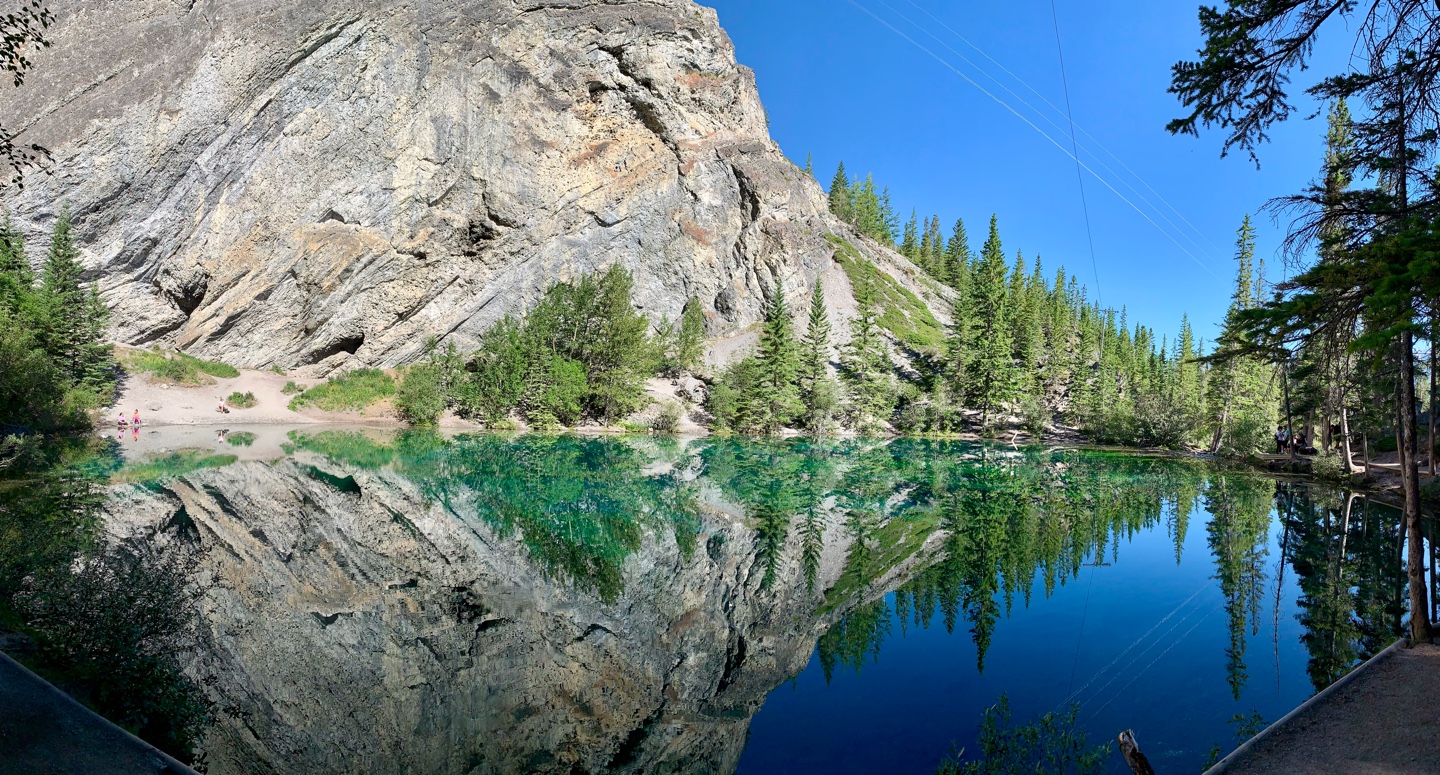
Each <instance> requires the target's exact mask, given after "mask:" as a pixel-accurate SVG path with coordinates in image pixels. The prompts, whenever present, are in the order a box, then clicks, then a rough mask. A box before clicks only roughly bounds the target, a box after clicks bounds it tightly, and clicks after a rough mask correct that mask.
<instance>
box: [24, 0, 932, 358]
mask: <svg viewBox="0 0 1440 775" xmlns="http://www.w3.org/2000/svg"><path fill="white" fill-rule="evenodd" d="M52 5H53V6H54V8H55V10H56V12H57V15H58V16H59V18H60V22H59V24H58V26H57V27H56V28H55V31H54V35H53V40H54V45H53V47H52V48H50V49H48V50H45V51H43V52H41V53H40V54H39V55H38V56H37V57H35V61H36V69H35V71H34V73H33V75H32V76H31V77H30V78H29V79H28V80H27V82H26V85H25V86H24V87H23V88H21V89H19V90H7V91H6V93H5V94H4V95H3V98H0V99H3V102H0V112H3V115H4V116H5V118H6V121H7V122H8V123H7V125H10V126H18V127H23V130H24V131H23V135H22V139H23V140H24V141H26V142H38V143H41V144H43V145H45V146H47V147H49V148H50V149H51V150H52V151H53V153H54V163H53V165H52V169H53V174H51V175H48V176H42V175H36V176H34V177H32V178H31V180H30V182H29V185H28V186H27V188H26V190H25V191H24V192H22V193H20V194H19V195H17V196H13V197H11V198H10V200H9V202H8V205H9V207H10V209H11V211H12V213H13V214H14V216H15V218H16V220H17V222H18V223H19V224H20V225H21V227H22V228H24V229H25V230H26V231H27V232H28V233H30V234H32V235H35V236H39V235H40V234H42V233H43V232H44V231H45V230H46V229H48V227H49V225H50V224H51V223H52V222H53V220H54V218H55V216H56V214H57V212H58V210H59V208H60V207H61V205H62V203H66V202H68V203H69V205H70V207H71V208H72V210H73V213H74V216H75V219H76V223H77V229H78V233H79V234H80V237H81V240H82V243H83V247H84V249H85V261H86V264H87V267H88V268H89V269H90V271H91V275H92V276H93V277H95V278H97V279H98V281H99V286H100V288H101V289H102V294H103V297H104V299H105V300H106V301H107V303H108V304H109V305H111V306H112V308H114V309H115V311H116V314H115V316H114V335H115V337H116V339H117V340H118V341H121V342H125V343H129V344H147V343H161V344H167V345H174V346H177V347H180V348H182V349H185V350H187V351H190V352H193V353H196V354H199V355H202V356H206V357H213V358H219V359H222V360H225V361H229V362H232V363H235V364H237V365H242V366H250V367H265V366H271V365H277V366H281V367H284V368H294V367H299V366H311V368H312V369H313V370H318V371H328V370H330V369H333V368H336V367H344V366H348V365H358V364H367V365H381V366H390V365H396V364H400V363H404V362H406V361H407V360H410V359H413V358H414V357H415V356H416V355H417V354H418V353H419V352H420V349H421V347H422V346H423V344H424V341H425V340H426V338H428V337H429V336H438V337H441V338H446V337H448V338H450V339H452V340H453V341H455V342H456V344H457V345H458V346H460V347H461V348H462V350H463V349H466V348H468V347H469V346H470V345H472V344H473V343H474V341H475V339H476V337H477V336H478V335H479V334H480V333H482V332H483V331H484V330H485V329H486V328H488V327H489V326H490V325H492V324H493V323H494V322H495V321H496V320H498V319H499V318H500V317H501V316H503V315H504V314H506V313H510V312H518V311H523V310H524V309H525V308H527V307H528V306H529V305H530V304H531V303H532V302H533V301H534V300H535V299H536V298H537V297H538V295H539V294H540V293H541V292H542V291H543V289H544V287H545V286H546V285H547V284H549V283H551V282H554V281H556V280H561V279H566V278H571V277H574V276H576V275H578V274H579V273H582V272H590V271H596V270H599V269H603V268H606V267H608V266H610V265H612V264H615V263H619V264H621V265H623V266H625V267H627V268H628V269H630V270H631V271H632V272H633V273H634V276H635V279H636V301H637V304H638V305H640V307H641V308H642V309H643V310H644V311H645V312H646V313H647V314H648V315H650V316H652V318H654V319H656V320H658V319H659V318H660V317H661V316H662V315H668V316H669V317H671V318H672V319H673V318H675V317H677V316H678V314H679V312H680V308H681V306H682V305H683V304H684V303H685V300H686V299H687V298H690V297H692V296H693V297H696V298H698V299H699V300H700V301H701V303H702V304H703V306H704V309H705V312H706V316H707V321H708V322H707V326H708V333H709V335H710V336H711V337H713V338H723V337H732V338H733V337H734V336H735V335H736V334H738V333H740V332H743V331H744V330H745V329H746V328H747V327H748V326H750V325H751V324H752V323H754V322H755V321H756V320H758V319H759V317H760V316H761V312H762V309H763V304H764V298H765V296H766V294H767V293H768V292H770V290H771V289H773V288H774V287H776V286H777V285H780V286H783V287H784V288H785V290H786V291H787V294H788V295H790V296H791V298H796V299H798V298H802V297H803V294H805V293H807V292H808V290H809V288H810V287H811V285H812V284H813V283H814V282H816V281H817V278H820V277H821V276H822V275H827V274H828V275H829V276H830V277H832V278H835V275H836V272H838V269H836V268H835V267H834V265H833V263H832V256H833V253H834V249H833V247H832V246H831V245H830V244H828V243H827V242H826V240H825V235H826V234H827V233H831V232H835V233H841V234H847V233H848V232H847V229H846V227H845V226H844V225H843V224H841V223H839V222H838V221H836V220H835V219H834V218H833V217H831V216H830V215H829V213H828V210H827V207H826V201H825V196H824V192H823V191H822V190H821V188H820V187H819V186H818V185H817V184H816V183H815V181H814V180H812V179H810V178H809V177H808V176H806V175H804V174H803V172H802V171H801V170H799V169H797V168H796V167H795V166H794V165H793V164H792V163H791V162H790V161H789V160H787V159H786V158H785V157H784V156H783V155H782V154H781V152H780V149H779V148H778V147H777V146H776V144H775V143H774V142H772V141H771V140H770V138H769V134H768V132H767V129H766V117H765V112H764V108H763V107H762V106H761V104H760V100H759V96H758V93H757V90H756V86H755V79H754V76H753V74H752V73H751V71H750V70H748V69H747V68H745V67H743V66H741V65H738V64H737V63H736V61H735V56H734V51H733V48H732V46H731V44H730V41H729V39H728V38H727V37H726V35H725V33H724V32H723V31H722V30H721V29H720V27H719V24H718V22H717V18H716V14H715V12H714V11H712V10H710V9H708V8H704V7H702V6H699V5H696V4H694V3H693V2H691V1H690V0H430V1H428V2H423V3H412V2H402V1H401V0H371V1H368V2H360V1H359V0H306V2H280V1H279V0H184V1H182V0H56V1H55V2H53V3H52ZM850 236H852V238H853V235H850ZM866 250H867V251H868V252H871V253H873V254H875V257H876V258H877V260H880V261H882V262H888V263H889V264H892V265H901V264H905V262H904V261H903V259H900V258H899V257H898V256H896V255H895V254H893V253H889V252H888V251H884V250H881V249H879V248H878V247H876V246H874V245H871V246H869V247H868V248H866ZM905 266H908V264H905ZM912 271H913V267H910V268H908V269H906V268H905V267H901V269H900V270H899V271H897V272H896V274H898V275H908V274H909V273H910V272H912ZM898 279H900V280H901V281H902V282H903V283H906V284H907V285H909V286H910V287H912V288H913V289H914V290H915V291H916V292H917V293H919V294H920V295H921V297H922V298H924V299H926V300H927V301H929V302H931V306H932V307H937V309H936V310H935V311H936V312H937V315H938V316H939V317H941V318H942V319H943V318H944V315H943V309H940V308H939V307H942V306H943V305H939V304H935V303H934V302H935V300H936V299H938V298H939V297H938V296H937V295H936V294H937V293H939V292H938V291H936V290H935V289H934V288H933V287H926V286H925V284H923V283H919V282H918V281H915V280H913V279H911V278H909V277H900V278H898ZM833 286H834V289H835V290H836V292H838V293H841V294H847V293H848V283H845V282H843V273H840V275H839V278H838V279H835V280H834V282H833ZM830 287H831V286H830V285H827V288H830ZM834 306H837V307H838V308H841V309H843V308H844V307H845V304H844V300H843V299H841V300H837V302H835V303H834ZM841 317H842V318H843V314H842V315H841ZM841 322H842V323H843V320H842V321H841ZM312 365H313V366H312Z"/></svg>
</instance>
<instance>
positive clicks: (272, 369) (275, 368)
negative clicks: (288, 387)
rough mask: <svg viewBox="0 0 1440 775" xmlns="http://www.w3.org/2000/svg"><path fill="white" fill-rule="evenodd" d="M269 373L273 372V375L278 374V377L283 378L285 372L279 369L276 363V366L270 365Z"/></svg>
mask: <svg viewBox="0 0 1440 775" xmlns="http://www.w3.org/2000/svg"><path fill="white" fill-rule="evenodd" d="M270 371H272V372H274V373H276V374H279V375H280V376H282V377H283V376H285V370H284V369H282V368H280V364H278V363H277V364H272V365H271V366H270Z"/></svg>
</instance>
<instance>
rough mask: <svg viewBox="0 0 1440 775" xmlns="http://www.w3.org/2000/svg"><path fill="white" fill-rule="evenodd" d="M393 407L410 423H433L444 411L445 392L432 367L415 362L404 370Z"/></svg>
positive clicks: (437, 420)
mask: <svg viewBox="0 0 1440 775" xmlns="http://www.w3.org/2000/svg"><path fill="white" fill-rule="evenodd" d="M395 409H396V410H397V411H399V413H400V418H401V419H403V420H404V421H405V422H408V423H410V424H411V425H434V424H435V423H437V422H439V420H440V415H441V414H442V413H443V412H444V411H445V393H444V391H443V390H442V389H441V386H440V380H439V378H438V375H437V374H436V371H435V369H434V368H432V367H431V366H430V365H429V364H424V363H420V364H416V365H414V366H411V367H410V368H409V369H406V370H405V378H404V379H402V380H401V381H400V387H399V389H398V390H397V391H396V393H395Z"/></svg>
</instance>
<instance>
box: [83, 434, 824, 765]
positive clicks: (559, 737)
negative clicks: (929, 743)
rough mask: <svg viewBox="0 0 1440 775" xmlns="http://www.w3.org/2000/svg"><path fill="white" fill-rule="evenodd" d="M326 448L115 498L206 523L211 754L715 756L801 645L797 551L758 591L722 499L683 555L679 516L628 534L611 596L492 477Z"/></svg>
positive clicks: (740, 534) (122, 516) (358, 760)
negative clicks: (550, 561) (420, 469)
mask: <svg viewBox="0 0 1440 775" xmlns="http://www.w3.org/2000/svg"><path fill="white" fill-rule="evenodd" d="M334 460H335V459H334V458H326V457H321V456H319V455H314V454H310V453H306V452H301V453H299V454H298V455H297V456H296V457H295V458H293V459H287V460H284V461H281V462H279V463H276V464H274V465H268V464H264V463H258V462H250V463H237V464H234V465H231V466H228V467H225V468H218V469H210V470H202V471H197V472H194V473H191V474H189V475H187V476H185V477H183V478H182V479H179V480H175V481H172V482H170V483H167V484H164V485H158V486H156V485H152V486H151V488H150V489H149V490H135V491H133V492H132V493H130V497H128V498H126V499H123V500H121V501H119V503H120V504H121V505H120V506H117V507H112V509H113V510H114V511H115V515H114V519H116V520H124V521H126V522H127V523H129V524H132V525H134V526H135V527H137V528H140V529H147V528H145V527H142V526H148V527H154V526H165V527H169V528H172V529H178V530H179V531H180V532H181V533H182V534H188V535H190V536H192V539H194V538H198V540H199V541H200V542H201V544H202V545H203V546H204V547H205V548H206V551H207V565H208V567H209V568H210V569H211V570H213V572H214V573H215V575H216V577H217V578H218V579H219V580H220V586H219V588H218V589H217V590H216V592H215V593H214V595H213V610H211V611H210V617H209V618H210V621H211V622H212V624H213V627H214V635H215V641H216V644H217V651H216V653H215V654H214V655H213V656H212V657H210V658H208V659H205V660H204V662H203V664H201V665H197V667H196V669H197V673H198V674H199V675H201V676H204V675H212V674H213V675H214V676H215V682H214V683H213V685H212V687H211V689H212V692H213V696H215V697H217V698H219V699H220V701H221V705H222V709H224V710H225V711H226V714H227V717H225V718H222V721H221V723H220V724H219V725H218V726H217V729H216V731H215V732H214V734H213V735H212V738H211V740H210V742H209V744H208V754H209V757H210V761H211V762H212V771H213V772H217V773H229V772H304V773H311V772H337V771H346V772H377V773H378V772H416V773H432V772H433V773H448V772H537V771H538V772H571V771H591V772H593V771H598V770H601V769H604V768H612V769H615V770H618V771H637V772H638V771H641V770H643V771H646V772H698V771H712V772H725V771H729V770H731V769H733V767H734V765H735V762H736V761H737V760H738V758H739V755H740V752H741V749H742V747H743V745H744V741H745V735H746V728H747V726H748V723H749V718H750V716H751V715H752V714H753V713H754V712H755V710H757V709H758V707H759V705H760V703H761V701H762V700H763V699H764V697H765V694H766V693H767V692H768V691H769V690H770V689H772V688H773V687H774V686H775V685H777V684H778V683H780V682H781V681H783V680H784V679H786V678H788V677H789V676H790V675H792V674H794V673H795V672H797V671H798V670H800V669H801V668H802V667H803V666H804V664H805V661H806V660H807V659H808V658H809V656H810V652H811V649H812V648H813V645H814V642H815V641H814V639H815V637H816V634H817V630H816V625H815V624H814V622H815V619H814V618H813V616H811V612H812V610H813V598H811V597H809V596H808V595H807V593H806V591H805V590H806V584H805V582H804V580H803V578H802V571H801V570H800V565H799V562H798V560H796V561H791V562H787V563H785V564H782V565H780V566H779V567H778V568H776V570H775V573H777V574H779V581H780V582H782V583H774V584H773V585H771V586H770V588H769V589H768V590H767V591H761V583H762V576H764V575H765V573H764V572H763V570H758V571H757V569H756V568H755V567H754V564H755V562H756V553H755V545H756V541H755V536H754V534H753V533H752V532H751V531H750V530H748V529H747V528H745V527H744V526H743V525H742V524H741V523H740V521H739V520H736V519H733V518H731V517H728V516H726V515H725V514H723V513H722V512H720V511H718V510H715V509H709V508H705V509H698V508H697V516H698V519H697V520H696V521H694V522H693V523H691V524H690V530H692V531H694V532H693V533H692V536H693V538H694V539H695V542H694V544H693V546H694V549H693V551H690V552H688V553H687V552H686V551H684V550H683V548H682V547H683V545H685V544H687V543H689V542H688V541H686V540H679V541H677V540H676V536H677V535H684V532H685V531H683V530H681V529H680V528H676V529H674V530H662V529H655V526H654V525H651V526H648V527H646V528H645V529H644V530H641V531H639V532H637V533H635V536H636V538H635V541H634V544H633V552H630V553H627V554H626V555H625V556H623V557H622V558H621V560H620V562H621V567H622V573H623V585H622V588H621V589H619V590H618V592H617V594H616V595H615V596H614V602H613V603H606V602H603V599H602V596H601V595H600V594H598V592H597V591H595V590H593V589H588V590H587V589H586V588H585V587H584V585H578V584H576V583H573V580H572V581H567V580H566V577H565V576H564V575H561V574H556V573H553V572H547V571H546V570H545V569H542V568H539V567H537V566H536V565H535V562H536V561H537V560H532V559H531V558H533V557H537V556H538V555H537V553H536V552H535V551H534V549H533V546H532V545H528V544H531V542H532V540H533V534H534V533H536V532H540V528H538V527H535V526H533V525H532V526H531V528H530V530H529V531H528V532H529V533H531V534H532V535H531V536H529V537H524V538H522V535H521V534H520V532H518V531H513V530H511V531H507V530H505V529H504V527H503V526H497V525H499V523H497V522H496V521H495V516H496V515H494V514H488V515H484V516H481V515H480V512H479V509H480V508H482V506H477V505H476V503H477V502H479V501H480V500H482V499H480V498H477V497H476V496H475V494H476V493H477V492H480V490H477V489H475V488H471V487H464V486H460V487H456V488H453V489H451V491H449V492H445V493H436V492H433V491H432V492H431V493H429V495H428V496H427V495H426V494H425V493H422V491H421V489H420V487H421V484H418V483H422V482H423V483H427V487H428V486H430V485H434V483H435V482H437V481H442V480H437V479H422V478H418V477H417V478H414V479H412V478H408V477H406V476H403V475H401V474H399V473H396V472H395V470H394V469H392V468H367V467H365V466H363V465H355V464H351V463H345V464H341V463H336V462H334ZM455 461H456V458H455V457H450V458H448V459H447V460H445V461H443V462H444V464H446V465H451V466H453V465H457V463H456V462H455ZM613 462H614V461H595V463H596V465H597V466H598V465H603V464H607V463H613ZM517 465H518V464H517ZM492 473H494V472H492ZM443 482H446V483H449V484H448V485H446V486H450V485H455V484H456V483H463V477H452V478H447V479H444V480H443ZM572 483H573V480H572ZM476 484H479V483H478V482H477V483H476ZM608 486H609V488H610V490H611V494H612V495H613V489H614V487H615V486H617V483H615V482H609V483H608ZM431 489H432V490H433V487H432V488H431ZM597 493H598V490H592V491H590V494H591V495H595V494H597ZM572 495H575V496H576V497H577V498H579V499H583V498H584V497H586V491H585V489H584V488H583V487H581V488H580V490H579V491H577V492H576V493H572ZM537 497H540V496H539V495H538V494H537ZM540 500H541V501H543V498H540ZM447 504H448V505H447ZM651 505H653V504H651ZM531 516H532V517H533V516H534V515H533V514H532V515H531ZM606 518H607V519H612V520H618V519H624V518H626V517H625V515H622V514H607V515H606ZM566 519H567V520H568V522H569V524H574V525H580V524H581V522H583V520H579V519H577V518H576V515H575V514H570V515H568V516H567V517H566ZM192 525H193V528H192ZM564 527H565V525H564V524H562V523H557V526H556V529H557V530H563V529H564ZM612 527H613V526H612ZM620 532H624V531H620ZM560 543H561V544H564V543H565V542H563V541H561V542H560ZM575 546H576V545H570V548H572V549H573V548H574V547H575ZM562 548H564V547H562ZM557 551H558V550H557ZM798 555H799V552H798V551H795V552H789V556H791V557H796V558H798ZM835 572H838V571H831V570H829V569H826V568H822V569H821V574H822V576H823V575H824V574H826V573H830V574H831V575H833V574H834V573H835Z"/></svg>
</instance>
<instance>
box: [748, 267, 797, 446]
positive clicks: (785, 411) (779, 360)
mask: <svg viewBox="0 0 1440 775" xmlns="http://www.w3.org/2000/svg"><path fill="white" fill-rule="evenodd" d="M756 358H757V360H758V361H759V365H760V375H761V380H760V384H759V386H758V387H759V391H758V395H757V396H756V400H757V402H758V404H759V406H758V409H759V412H757V414H758V415H759V416H760V417H761V418H763V419H762V420H761V430H763V431H764V432H766V433H775V432H776V431H778V430H780V429H781V428H783V427H785V425H787V424H788V423H790V422H791V421H792V420H793V419H794V417H795V415H796V414H798V413H799V410H800V397H799V392H798V389H797V387H796V377H797V372H798V371H799V367H800V351H799V348H798V347H797V346H796V342H795V330H794V324H793V322H792V321H791V320H790V308H789V307H788V306H786V304H785V289H784V287H783V286H782V285H781V284H780V283H779V282H777V283H776V284H775V292H774V293H773V294H772V295H771V297H770V303H769V305H768V306H767V307H766V310H765V327H764V328H763V329H762V330H761V332H760V347H759V351H758V353H757V354H756Z"/></svg>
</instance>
